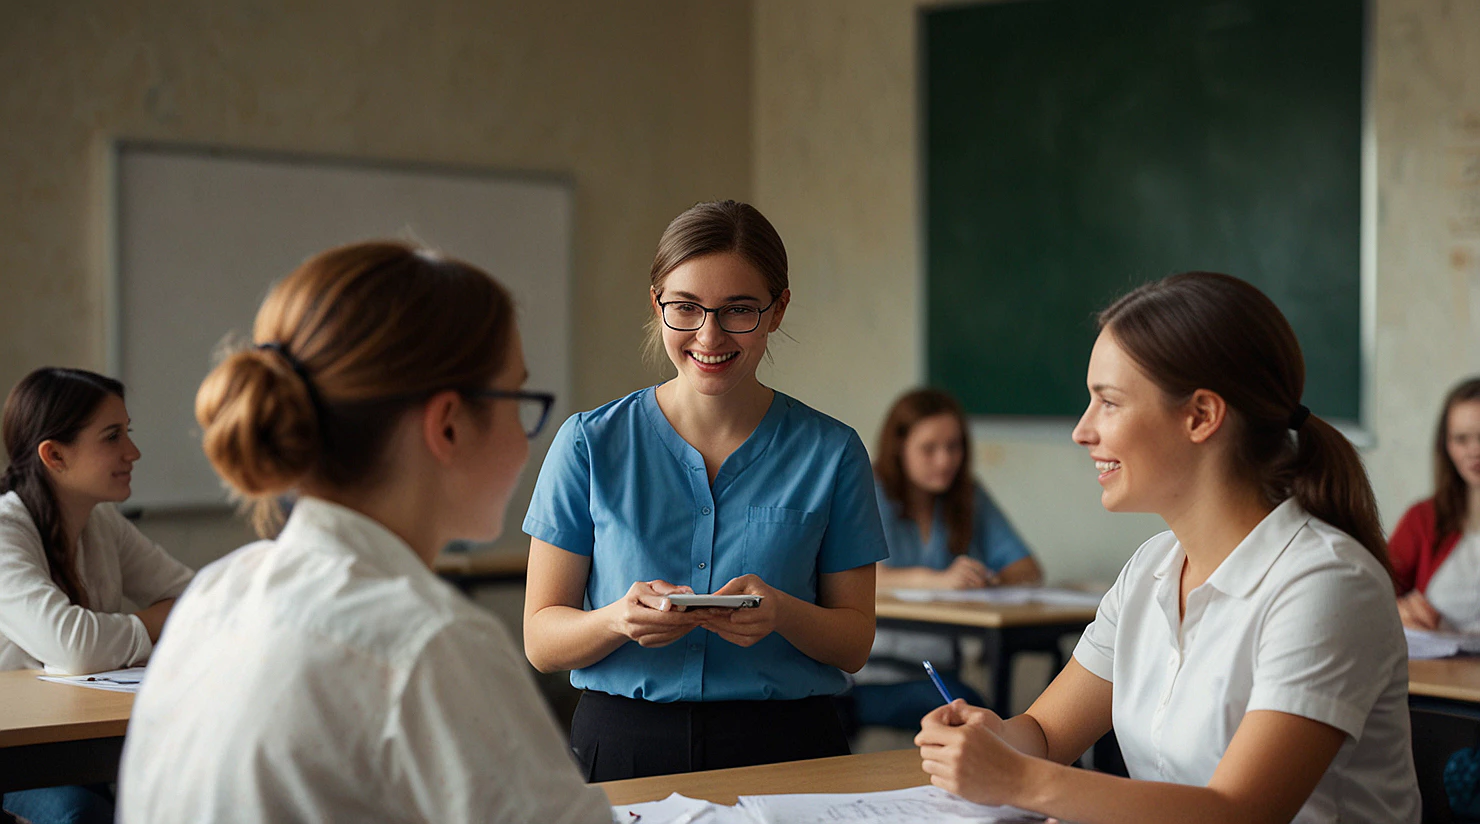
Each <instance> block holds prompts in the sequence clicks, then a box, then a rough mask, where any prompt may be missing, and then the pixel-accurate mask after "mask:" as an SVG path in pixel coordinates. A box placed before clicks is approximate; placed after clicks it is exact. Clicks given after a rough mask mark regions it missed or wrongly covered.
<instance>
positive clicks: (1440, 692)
mask: <svg viewBox="0 0 1480 824" xmlns="http://www.w3.org/2000/svg"><path fill="white" fill-rule="evenodd" d="M1408 692H1409V693H1410V694H1413V695H1422V696H1426V697H1429V698H1448V699H1451V700H1455V701H1470V702H1473V703H1477V704H1480V657H1464V658H1439V659H1435V660H1431V661H1409V662H1408Z"/></svg>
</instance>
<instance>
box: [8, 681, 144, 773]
mask: <svg viewBox="0 0 1480 824" xmlns="http://www.w3.org/2000/svg"><path fill="white" fill-rule="evenodd" d="M39 674H40V673H39V672H37V671H36V670H14V671H11V672H0V792H9V791H11V790H22V789H31V788H34V787H50V786H55V785H57V784H97V783H105V782H111V781H114V780H116V779H117V777H118V759H119V756H120V755H122V753H123V734H124V731H125V730H126V729H127V728H128V717H129V712H130V711H132V710H133V706H134V696H133V694H132V693H126V692H109V691H107V690H92V689H86V688H84V687H73V686H68V685H66V684H52V683H48V682H46V681H42V680H39V679H38V678H37V677H36V676H37V675H39Z"/></svg>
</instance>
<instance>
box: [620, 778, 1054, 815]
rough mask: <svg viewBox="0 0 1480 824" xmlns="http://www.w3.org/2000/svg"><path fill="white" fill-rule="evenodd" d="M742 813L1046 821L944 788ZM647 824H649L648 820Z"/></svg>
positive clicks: (796, 799) (798, 798) (766, 800)
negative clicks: (966, 798) (957, 795)
mask: <svg viewBox="0 0 1480 824" xmlns="http://www.w3.org/2000/svg"><path fill="white" fill-rule="evenodd" d="M740 808H741V809H743V810H746V811H748V812H749V813H750V814H751V815H752V816H753V817H754V819H755V821H756V822H759V824H783V822H784V824H838V822H855V824H875V823H876V822H877V824H886V822H887V823H888V824H894V822H899V821H930V822H933V823H934V824H984V822H1002V824H1018V823H1019V822H1021V823H1022V824H1028V822H1040V821H1043V816H1041V815H1038V814H1036V813H1030V812H1027V811H1025V810H1019V809H1017V808H1015V807H988V806H985V805H982V804H974V803H972V802H970V801H967V800H965V799H962V798H957V797H956V796H954V795H951V794H950V793H948V792H946V791H945V790H942V789H940V788H939V787H928V786H927V787H911V788H910V789H908V790H889V791H887V792H878V793H808V794H805V795H742V796H740ZM643 824H646V821H645V820H644V822H643Z"/></svg>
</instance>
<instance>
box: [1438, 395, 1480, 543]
mask: <svg viewBox="0 0 1480 824" xmlns="http://www.w3.org/2000/svg"><path fill="white" fill-rule="evenodd" d="M1466 401H1480V378H1470V379H1469V380H1466V381H1463V382H1461V383H1460V384H1459V385H1458V386H1456V387H1454V388H1453V389H1451V390H1449V394H1448V395H1445V396H1444V408H1443V409H1441V410H1440V411H1439V425H1438V426H1437V427H1435V428H1434V526H1435V529H1434V541H1435V544H1436V545H1437V544H1439V543H1442V542H1443V541H1444V539H1445V538H1446V537H1448V536H1449V535H1452V534H1454V533H1456V532H1460V531H1463V530H1464V528H1465V520H1466V519H1467V518H1469V517H1470V495H1469V486H1468V485H1467V484H1466V483H1465V479H1464V478H1461V477H1460V474H1459V470H1458V469H1456V468H1455V466H1454V461H1452V460H1450V459H1449V410H1451V409H1453V408H1454V407H1455V406H1457V405H1459V404H1461V403H1465V402H1466Z"/></svg>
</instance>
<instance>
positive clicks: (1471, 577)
mask: <svg viewBox="0 0 1480 824" xmlns="http://www.w3.org/2000/svg"><path fill="white" fill-rule="evenodd" d="M1424 597H1426V598H1428V599H1429V603H1430V604H1433V606H1434V609H1436V610H1438V611H1439V614H1440V615H1442V616H1443V617H1444V623H1445V624H1447V627H1446V629H1455V630H1459V631H1460V632H1480V533H1476V532H1466V533H1465V534H1464V537H1462V538H1460V539H1459V543H1458V544H1455V547H1454V549H1452V550H1450V551H1449V557H1447V558H1445V559H1444V563H1442V564H1440V565H1439V568H1438V569H1436V570H1434V575H1433V577H1432V578H1430V579H1429V585H1428V587H1426V588H1425V589H1424Z"/></svg>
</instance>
